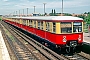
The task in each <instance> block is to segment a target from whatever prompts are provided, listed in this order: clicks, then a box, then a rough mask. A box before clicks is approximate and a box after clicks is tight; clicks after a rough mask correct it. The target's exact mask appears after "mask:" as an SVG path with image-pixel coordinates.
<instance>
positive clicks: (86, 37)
mask: <svg viewBox="0 0 90 60" xmlns="http://www.w3.org/2000/svg"><path fill="white" fill-rule="evenodd" d="M83 41H84V42H87V43H90V33H83Z"/></svg>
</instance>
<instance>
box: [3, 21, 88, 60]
mask: <svg viewBox="0 0 90 60" xmlns="http://www.w3.org/2000/svg"><path fill="white" fill-rule="evenodd" d="M3 24H4V22H3ZM5 24H6V23H5ZM9 26H10V25H9ZM10 29H12V28H11V26H10ZM13 31H14V32H15V33H16V34H17V35H18V36H20V37H22V38H23V39H25V40H26V41H27V42H28V43H30V44H31V45H32V46H33V47H34V48H35V49H37V50H38V51H39V52H40V53H42V54H43V55H44V56H45V57H46V58H47V59H51V60H81V59H82V60H83V59H84V60H89V59H90V58H89V57H90V56H89V55H88V57H87V56H85V55H86V54H85V53H84V55H83V54H82V53H75V54H73V55H71V56H69V55H63V54H61V55H59V54H57V53H55V52H53V51H52V50H50V49H48V48H46V47H45V46H42V45H41V44H40V43H38V42H36V41H35V40H33V39H32V38H30V37H28V36H26V35H25V34H23V33H22V32H20V31H19V30H16V29H15V28H13ZM17 31H18V32H17ZM33 42H34V43H33ZM35 44H36V45H35ZM42 49H44V50H42Z"/></svg>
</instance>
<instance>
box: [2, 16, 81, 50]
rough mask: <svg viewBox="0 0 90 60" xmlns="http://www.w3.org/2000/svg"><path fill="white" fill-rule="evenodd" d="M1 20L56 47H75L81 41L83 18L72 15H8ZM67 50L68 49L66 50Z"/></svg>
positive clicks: (79, 44)
mask: <svg viewBox="0 0 90 60" xmlns="http://www.w3.org/2000/svg"><path fill="white" fill-rule="evenodd" d="M3 20H4V21H5V22H7V23H9V24H11V25H14V26H16V27H18V28H21V29H23V30H25V31H27V32H29V33H30V34H32V35H34V36H36V37H38V38H40V41H41V43H44V44H45V45H47V46H50V47H52V46H55V47H56V48H59V49H61V48H66V51H67V50H68V49H70V48H76V47H77V46H81V45H82V42H83V19H82V18H78V17H73V16H37V17H36V16H35V17H34V16H32V17H8V18H3ZM68 51H69V50H68Z"/></svg>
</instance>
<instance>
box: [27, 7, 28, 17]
mask: <svg viewBox="0 0 90 60" xmlns="http://www.w3.org/2000/svg"><path fill="white" fill-rule="evenodd" d="M27 16H28V8H27Z"/></svg>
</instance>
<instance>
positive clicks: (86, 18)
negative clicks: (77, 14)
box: [84, 13, 90, 24]
mask: <svg viewBox="0 0 90 60" xmlns="http://www.w3.org/2000/svg"><path fill="white" fill-rule="evenodd" d="M84 21H85V22H86V23H87V24H90V13H89V14H88V16H86V17H85V19H84Z"/></svg>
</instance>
